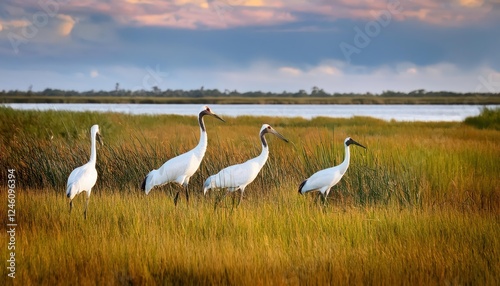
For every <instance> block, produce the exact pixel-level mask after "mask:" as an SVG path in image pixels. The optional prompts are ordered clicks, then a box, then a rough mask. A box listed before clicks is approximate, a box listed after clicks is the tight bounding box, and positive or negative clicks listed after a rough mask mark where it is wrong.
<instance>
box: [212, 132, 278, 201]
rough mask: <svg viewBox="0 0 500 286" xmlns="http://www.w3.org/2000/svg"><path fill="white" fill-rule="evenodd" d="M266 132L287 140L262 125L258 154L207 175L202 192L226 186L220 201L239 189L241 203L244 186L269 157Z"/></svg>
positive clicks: (255, 175)
mask: <svg viewBox="0 0 500 286" xmlns="http://www.w3.org/2000/svg"><path fill="white" fill-rule="evenodd" d="M266 133H271V134H274V135H276V136H278V137H279V138H281V139H282V140H283V141H285V142H288V140H287V139H286V138H285V137H283V135H281V134H279V133H278V132H277V131H276V130H274V128H272V127H271V125H269V124H264V125H262V128H261V129H260V133H259V136H260V141H261V143H262V152H261V153H260V155H259V156H257V157H255V158H253V159H250V160H248V161H246V162H244V163H241V164H238V165H233V166H229V167H227V168H224V169H222V170H221V171H220V172H219V173H217V174H216V175H212V176H210V177H208V179H207V180H206V181H205V184H204V185H203V193H204V194H206V193H207V191H208V190H209V189H212V188H221V189H223V188H227V191H226V193H225V194H224V195H223V196H221V197H220V199H219V201H220V200H222V199H223V198H224V197H225V196H226V195H227V194H228V193H229V192H235V191H237V190H240V192H241V195H240V200H239V202H238V205H239V204H240V203H241V199H242V198H243V192H244V191H245V187H246V186H247V185H248V184H250V183H251V182H252V181H253V180H254V179H255V178H256V177H257V175H258V174H259V172H260V170H261V169H262V167H263V166H264V164H265V163H266V161H267V158H268V157H269V149H268V146H267V141H266V138H265V137H264V135H265V134H266ZM217 203H218V202H216V204H215V206H217Z"/></svg>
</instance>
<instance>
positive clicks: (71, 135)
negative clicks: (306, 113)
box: [0, 108, 500, 285]
mask: <svg viewBox="0 0 500 286" xmlns="http://www.w3.org/2000/svg"><path fill="white" fill-rule="evenodd" d="M215 112H216V110H215ZM0 119H1V120H0V122H1V123H0V131H1V133H2V135H3V136H2V139H1V140H2V146H1V147H0V151H1V154H7V155H6V156H3V155H2V156H1V157H0V162H1V164H2V166H6V168H14V169H16V175H17V181H16V184H17V198H16V199H17V201H16V212H17V213H16V214H17V220H18V228H17V233H16V237H17V245H16V258H17V274H16V277H17V278H16V279H15V280H14V281H15V282H16V283H18V284H22V285H24V284H26V285H29V284H45V285H53V284H97V283H99V284H153V283H155V284H237V285H262V284H266V285H268V284H276V285H284V284H286V285H289V284H292V285H296V284H382V285H401V284H411V285H444V284H452V285H457V284H475V285H499V284H500V274H499V273H500V231H499V229H500V191H499V188H500V187H499V186H500V181H499V177H498V170H500V160H498V158H500V145H499V143H498V142H500V132H499V131H497V130H479V129H475V128H472V127H470V126H466V125H464V124H462V123H439V122H436V123H400V122H385V121H381V120H375V119H370V118H359V117H355V118H351V119H330V118H315V119H313V120H304V119H300V118H273V117H238V118H225V119H226V121H227V123H225V124H224V123H222V122H218V121H216V120H212V119H211V118H207V119H206V120H205V122H206V125H207V130H208V136H209V146H208V150H207V153H206V157H205V159H204V161H203V162H202V165H201V167H200V170H199V171H198V172H197V173H196V174H195V176H193V178H192V179H191V181H190V189H191V194H192V195H191V201H190V205H189V206H188V205H187V204H186V201H185V199H184V197H183V196H181V201H180V203H179V205H178V206H177V207H174V204H173V202H172V199H173V193H174V192H175V191H176V190H178V188H179V187H178V186H175V185H167V186H164V187H161V188H157V189H154V190H153V191H152V192H151V194H150V195H149V196H145V195H144V194H143V193H141V192H140V191H139V190H138V186H139V184H140V182H141V181H142V179H143V177H144V175H145V174H146V173H147V172H148V171H149V170H151V169H152V168H157V167H158V166H159V165H160V164H161V163H163V162H164V161H165V160H166V159H168V158H170V157H172V156H174V155H176V154H180V153H182V152H185V151H187V150H189V149H191V148H192V147H193V146H195V145H196V143H197V141H198V136H199V130H198V127H197V125H196V119H195V118H194V117H181V116H130V115H120V114H110V113H107V114H101V113H68V112H34V111H29V112H21V111H13V110H10V109H5V108H3V109H0ZM40 122H43V123H44V124H45V125H44V126H43V127H41V126H40ZM94 123H98V124H100V126H101V132H102V134H103V135H104V141H105V146H104V147H103V148H100V149H99V150H98V157H97V159H98V165H97V167H98V171H99V179H98V182H97V185H96V187H95V188H94V190H93V193H92V196H91V199H90V205H89V214H88V219H87V220H84V219H83V206H84V195H79V196H78V197H77V198H76V199H75V203H74V204H75V208H74V211H73V213H72V214H71V215H70V214H69V206H68V201H67V198H66V197H65V195H64V188H65V187H64V186H65V183H66V179H67V176H68V175H69V173H70V172H71V170H72V169H73V168H74V167H76V166H79V165H81V164H83V163H84V162H86V161H87V160H88V152H89V146H88V145H89V143H88V141H89V139H88V128H89V127H90V126H91V125H92V124H94ZM262 123H269V124H271V125H273V127H275V129H276V130H278V131H279V132H280V133H282V134H283V135H284V136H286V137H287V138H288V139H290V141H291V142H292V143H290V144H286V143H284V142H282V141H280V140H276V138H273V137H272V136H270V137H269V146H270V151H271V154H270V158H269V160H268V162H267V164H266V166H264V168H263V170H262V172H261V174H260V175H259V176H258V177H257V179H256V180H255V181H254V182H253V183H252V184H250V185H249V186H248V187H247V189H246V192H245V198H244V200H243V202H242V203H241V205H240V206H239V207H238V208H233V206H232V204H231V196H228V197H227V198H226V199H225V200H224V201H223V203H222V205H221V206H220V207H219V208H217V209H216V210H214V202H215V198H216V196H217V195H218V194H219V193H218V192H217V191H214V192H210V193H209V194H208V195H207V196H206V197H205V196H203V195H202V194H201V191H202V190H201V185H202V183H203V180H204V179H205V178H206V177H208V175H210V174H214V173H215V172H217V171H218V170H220V169H221V168H223V167H226V166H228V165H229V164H234V163H239V162H242V161H244V160H246V159H248V158H250V157H253V156H256V155H257V154H258V153H259V152H260V146H259V141H258V137H257V134H258V131H259V128H260V125H261V124H262ZM172 134H175V136H172ZM347 136H351V137H353V138H354V139H355V140H356V141H358V142H360V143H362V144H364V145H365V146H367V147H368V150H366V151H365V150H363V149H361V148H355V147H353V148H351V151H352V154H351V155H352V156H351V166H350V168H349V170H348V171H347V173H346V175H345V177H344V178H343V180H342V181H341V182H340V183H339V184H338V185H337V186H335V187H334V188H333V189H332V191H331V193H330V197H329V204H328V205H327V206H326V207H322V206H320V205H318V204H317V203H316V202H315V198H314V197H315V196H314V194H307V195H305V196H300V195H299V194H298V193H297V187H298V184H300V182H301V181H302V180H303V179H305V178H307V177H308V176H310V175H311V174H312V173H314V172H315V171H317V170H319V169H322V168H326V167H329V166H332V165H334V164H339V163H340V161H341V160H342V159H343V155H344V154H343V152H344V150H343V146H342V142H343V139H344V138H345V137H347ZM5 177H6V172H5V171H3V172H2V173H1V174H0V179H1V180H2V182H4V179H5ZM2 193H4V192H3V191H2ZM237 195H239V194H237ZM5 208H6V203H4V204H2V205H0V210H1V212H0V220H2V221H4V222H5V221H7V217H6V211H4V210H5ZM6 230H7V227H6V225H5V224H3V225H2V226H1V227H0V232H1V233H2V235H1V236H2V238H3V237H5V238H7V236H6ZM5 241H7V240H5ZM0 255H1V257H4V258H6V257H8V250H7V247H6V246H5V247H2V248H0ZM0 274H1V275H2V276H3V277H6V275H7V269H6V268H5V267H4V268H2V270H1V271H0ZM9 279H10V278H9Z"/></svg>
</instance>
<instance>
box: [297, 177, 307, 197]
mask: <svg viewBox="0 0 500 286" xmlns="http://www.w3.org/2000/svg"><path fill="white" fill-rule="evenodd" d="M306 183H307V180H304V181H303V182H302V183H301V184H300V186H299V194H302V188H303V187H304V185H305V184H306Z"/></svg>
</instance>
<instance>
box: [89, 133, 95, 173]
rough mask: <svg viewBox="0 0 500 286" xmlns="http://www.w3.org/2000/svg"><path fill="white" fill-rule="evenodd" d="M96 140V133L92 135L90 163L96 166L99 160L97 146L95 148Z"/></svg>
mask: <svg viewBox="0 0 500 286" xmlns="http://www.w3.org/2000/svg"><path fill="white" fill-rule="evenodd" d="M95 138H96V133H95V132H93V133H92V134H91V135H90V161H89V163H92V164H94V165H95V162H96V160H97V152H96V148H95V147H96V146H95Z"/></svg>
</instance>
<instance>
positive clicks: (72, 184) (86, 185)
mask: <svg viewBox="0 0 500 286" xmlns="http://www.w3.org/2000/svg"><path fill="white" fill-rule="evenodd" d="M96 137H97V140H98V141H99V143H101V144H102V141H101V135H100V133H99V126H98V125H94V126H92V128H90V142H91V143H90V144H91V147H90V160H89V162H88V163H87V164H85V165H83V166H80V167H78V168H76V169H74V170H73V171H72V172H71V174H70V175H69V178H68V182H67V183H66V196H67V197H68V198H69V211H70V212H71V209H72V208H73V199H74V198H75V196H76V195H78V194H79V193H81V192H87V200H86V202H85V211H84V217H85V218H87V207H88V204H89V199H90V193H91V192H92V188H93V187H94V185H95V183H96V181H97V170H96V169H95V163H96V160H97V154H96V153H97V152H96V146H95V145H96V143H95V141H96Z"/></svg>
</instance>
